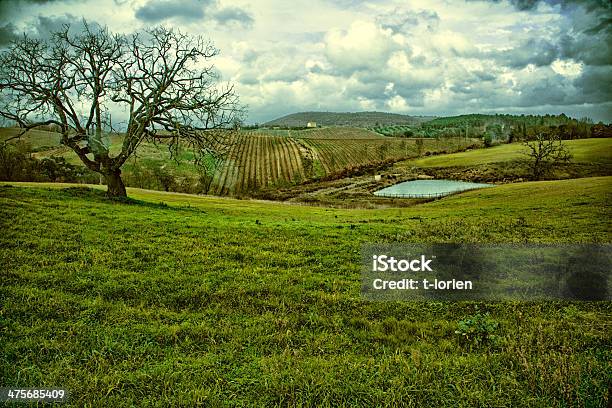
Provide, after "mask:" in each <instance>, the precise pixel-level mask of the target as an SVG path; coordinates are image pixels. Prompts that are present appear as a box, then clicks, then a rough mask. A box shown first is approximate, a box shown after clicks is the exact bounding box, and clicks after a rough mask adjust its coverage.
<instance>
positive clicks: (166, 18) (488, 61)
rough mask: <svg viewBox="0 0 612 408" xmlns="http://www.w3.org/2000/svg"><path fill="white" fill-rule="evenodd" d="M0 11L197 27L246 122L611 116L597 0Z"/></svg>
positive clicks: (24, 5) (180, 0)
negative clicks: (342, 116) (309, 114)
mask: <svg viewBox="0 0 612 408" xmlns="http://www.w3.org/2000/svg"><path fill="white" fill-rule="evenodd" d="M0 13H1V14H0V47H1V46H3V45H5V44H6V43H7V42H8V41H9V40H10V39H11V38H12V37H13V36H15V35H17V34H19V33H23V32H24V31H25V32H27V33H29V34H32V35H40V36H44V35H46V33H47V32H48V31H49V30H53V29H55V28H57V27H60V26H61V24H63V23H65V22H73V23H77V22H78V21H79V20H80V19H81V18H83V17H85V18H87V19H88V20H89V21H96V22H98V23H100V24H102V25H108V27H109V28H110V29H111V30H113V31H116V32H122V33H131V32H133V31H136V30H139V29H142V28H146V27H151V26H154V25H159V24H163V25H167V26H172V27H176V28H179V29H180V30H182V31H185V32H189V33H193V34H201V35H203V36H206V37H208V38H210V39H211V40H213V42H214V43H215V45H216V47H217V48H219V49H220V51H221V53H220V55H219V56H218V57H216V59H215V61H214V63H215V66H216V67H217V69H218V70H219V72H220V74H221V76H222V80H223V81H230V82H232V83H234V84H236V87H237V91H238V94H239V95H240V98H241V101H242V102H243V103H244V104H246V105H247V106H248V112H249V117H248V121H247V122H249V123H253V122H264V121H267V120H271V119H273V118H275V117H278V116H281V115H285V114H288V113H292V112H296V111H306V110H317V111H363V110H378V111H389V112H396V113H405V114H411V115H454V114H462V113H472V112H500V113H561V112H564V113H566V114H568V115H570V116H574V117H581V116H589V117H591V118H593V119H595V120H596V121H599V120H603V121H604V122H612V49H611V47H612V2H609V1H606V0H604V1H596V0H592V1H589V0H565V1H563V0H548V1H544V0H542V1H537V0H512V1H509V0H499V1H484V0H483V1H480V0H468V1H463V0H427V1H425V0H415V1H394V0H370V1H359V0H291V1H287V0H252V1H243V0H173V1H170V0H114V1H113V0H108V1H104V0H92V1H77V0H63V1H62V0H56V1H51V0H47V1H45V0H29V1H25V0H0Z"/></svg>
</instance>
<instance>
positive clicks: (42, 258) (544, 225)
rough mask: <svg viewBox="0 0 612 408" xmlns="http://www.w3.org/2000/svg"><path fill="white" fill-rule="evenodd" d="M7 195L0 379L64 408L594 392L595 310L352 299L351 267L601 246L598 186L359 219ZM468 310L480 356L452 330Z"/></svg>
mask: <svg viewBox="0 0 612 408" xmlns="http://www.w3.org/2000/svg"><path fill="white" fill-rule="evenodd" d="M11 184H14V185H15V186H14V187H6V186H0V219H2V220H7V221H8V222H5V223H4V225H3V230H2V234H1V236H0V265H1V268H0V270H1V271H2V272H0V275H1V276H2V285H1V288H0V296H1V297H2V301H3V312H2V327H3V330H2V336H1V337H2V340H3V341H2V358H0V373H2V378H3V382H4V383H5V384H16V385H19V386H23V387H25V386H26V385H32V384H38V385H40V386H43V385H48V384H55V385H60V386H62V387H63V388H66V389H68V390H70V401H69V404H67V406H70V407H72V406H74V407H77V406H86V405H88V404H89V405H91V406H111V407H123V406H126V407H128V406H200V405H203V406H222V405H223V403H224V402H227V401H232V402H233V403H234V404H236V405H244V406H250V405H252V406H307V405H308V404H306V403H305V402H306V401H318V402H319V403H320V404H318V405H319V406H368V407H372V406H403V405H405V402H406V401H415V404H414V405H415V406H438V407H442V406H455V405H456V404H454V403H455V402H457V401H461V404H463V405H464V406H516V407H521V406H598V405H597V404H595V403H593V402H594V401H597V400H601V399H602V398H604V396H605V395H606V393H607V392H608V383H609V378H610V366H609V361H610V350H609V349H610V348H609V344H610V341H611V338H610V337H611V336H610V330H609V327H610V323H611V321H610V309H609V305H608V304H607V303H606V302H574V303H568V302H542V303H532V302H523V303H521V302H517V303H503V302H494V303H485V302H429V303H424V302H423V303H421V302H368V301H364V300H362V299H361V298H360V287H361V280H360V264H359V253H360V248H361V245H362V244H363V243H367V242H381V243H383V242H393V241H407V240H410V241H408V242H441V241H444V242H487V243H494V242H501V243H506V242H522V240H523V239H524V238H523V237H528V239H529V241H530V242H534V243H536V242H559V243H562V242H566V243H570V242H610V239H611V235H610V229H609V225H608V224H607V223H605V222H602V220H606V219H609V218H610V215H611V214H610V206H609V205H608V203H609V196H608V195H609V191H610V190H609V186H610V178H609V177H608V178H589V179H580V180H565V181H552V182H537V183H521V184H513V185H505V186H500V187H495V188H491V189H487V190H486V191H484V190H480V191H471V192H467V193H463V194H459V195H457V196H453V197H447V198H444V199H441V200H438V201H435V202H433V203H429V204H424V205H418V206H415V207H412V208H405V209H397V208H394V209H387V210H380V209H377V210H369V211H368V210H339V209H329V208H317V207H308V206H303V205H285V204H280V203H270V202H259V201H250V200H234V199H227V198H217V197H198V196H190V195H184V194H175V193H163V192H156V191H145V190H138V189H130V190H129V195H130V196H131V197H132V198H133V199H132V200H131V201H130V202H128V203H124V204H120V203H113V202H109V201H108V200H106V199H105V198H104V193H103V192H102V191H91V190H87V189H82V188H72V189H67V190H61V189H60V188H53V189H47V188H46V187H59V186H58V185H57V184H47V185H38V186H37V187H36V188H26V187H24V185H23V184H21V183H11ZM99 188H100V189H103V187H101V186H99ZM134 199H136V200H134ZM18 220H28V222H18ZM478 312H482V313H485V312H486V313H488V314H489V316H490V318H491V319H494V321H495V322H499V325H500V329H498V330H497V331H496V332H495V334H496V335H499V339H498V340H499V341H496V342H495V343H493V344H488V343H485V344H482V345H480V344H478V343H471V342H466V341H465V340H464V339H463V338H462V336H461V335H458V334H457V333H456V332H455V330H456V329H457V327H458V322H459V321H461V320H463V319H465V318H466V317H468V316H472V315H474V314H475V313H478ZM58 356H61V358H60V357H58ZM440 373H444V375H440ZM288 379H290V380H288ZM287 381H290V384H289V385H288V384H287ZM390 384H392V385H393V387H394V391H393V392H392V393H391V392H389V386H390ZM457 384H462V386H457ZM560 389H562V390H564V392H563V393H561V392H559V390H560ZM179 391H180V392H179ZM92 401H94V403H93V404H91V402H92ZM98 402H99V403H98Z"/></svg>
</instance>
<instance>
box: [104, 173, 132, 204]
mask: <svg viewBox="0 0 612 408" xmlns="http://www.w3.org/2000/svg"><path fill="white" fill-rule="evenodd" d="M104 180H106V185H107V187H108V189H107V190H106V195H107V196H108V197H110V198H117V197H127V192H126V191H125V185H124V184H123V180H122V179H121V170H115V171H112V172H110V173H104Z"/></svg>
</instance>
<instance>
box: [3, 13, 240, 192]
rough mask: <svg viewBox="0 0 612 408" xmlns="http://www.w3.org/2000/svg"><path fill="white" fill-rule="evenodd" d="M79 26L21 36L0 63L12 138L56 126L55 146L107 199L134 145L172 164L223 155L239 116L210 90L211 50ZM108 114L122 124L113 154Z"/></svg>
mask: <svg viewBox="0 0 612 408" xmlns="http://www.w3.org/2000/svg"><path fill="white" fill-rule="evenodd" d="M83 23H84V28H83V29H82V30H71V29H70V26H68V25H66V26H64V27H63V29H61V30H59V31H57V32H54V33H52V36H51V39H50V40H47V41H45V40H40V39H34V38H30V37H28V36H27V35H24V36H23V37H21V38H20V39H18V40H15V41H13V42H12V43H11V44H10V45H9V47H8V49H7V50H6V51H4V52H3V53H2V55H1V56H0V116H2V117H4V118H6V119H8V120H12V121H15V122H16V123H17V124H18V125H19V127H21V128H22V129H23V132H21V133H20V134H19V135H18V136H17V137H20V136H21V135H23V134H24V133H25V132H27V131H28V130H30V129H34V128H38V127H41V126H49V125H54V126H56V127H57V128H58V129H59V132H60V133H61V143H62V144H63V145H65V146H68V147H70V148H71V149H72V150H73V151H74V152H75V153H76V154H77V155H78V157H79V158H80V159H81V161H82V162H83V163H84V164H85V166H87V167H88V168H89V169H91V170H93V171H95V172H98V173H100V174H101V175H102V176H104V179H105V180H106V184H107V186H108V195H109V196H110V197H122V196H126V191H125V186H124V184H123V180H122V179H121V167H122V166H123V164H124V163H125V162H126V161H127V159H128V158H129V157H130V156H132V155H133V154H134V153H135V151H136V149H137V148H138V146H139V145H140V144H141V143H142V142H144V141H147V142H152V143H161V144H163V145H164V146H167V148H168V149H169V151H170V154H171V156H172V157H173V158H177V157H178V154H179V152H180V148H181V147H188V148H191V149H193V151H194V152H195V161H196V163H198V162H201V161H203V160H208V159H209V157H210V156H214V157H219V156H222V155H223V154H224V153H225V152H226V151H227V148H228V146H229V141H230V140H232V138H231V137H230V135H229V134H228V129H231V128H232V125H234V124H235V123H237V119H239V118H240V116H241V113H242V110H241V108H240V106H239V105H238V99H237V96H236V95H235V92H234V88H233V87H232V86H231V85H227V86H225V87H218V86H217V79H218V78H217V75H216V73H215V71H214V67H213V66H211V65H208V62H209V60H210V59H211V58H213V57H214V56H216V55H217V54H218V50H217V49H216V48H214V47H213V46H212V44H211V43H209V42H206V41H204V40H203V39H202V38H201V37H190V36H187V35H185V34H181V33H179V32H177V31H174V30H172V29H167V28H153V29H150V30H148V31H146V32H141V33H137V34H133V35H131V36H125V35H118V34H111V33H110V32H109V31H108V30H107V29H106V28H93V27H92V26H90V25H88V24H87V22H85V21H84V22H83ZM111 111H113V113H115V112H119V114H120V113H121V112H122V111H123V112H125V113H124V115H126V116H127V122H126V125H125V128H124V129H125V133H123V134H122V135H120V136H121V138H122V142H121V148H120V151H119V152H118V153H116V154H111V152H110V146H109V144H110V143H108V141H107V140H105V138H104V135H103V129H105V130H112V127H113V123H112V122H111V120H110V112H111Z"/></svg>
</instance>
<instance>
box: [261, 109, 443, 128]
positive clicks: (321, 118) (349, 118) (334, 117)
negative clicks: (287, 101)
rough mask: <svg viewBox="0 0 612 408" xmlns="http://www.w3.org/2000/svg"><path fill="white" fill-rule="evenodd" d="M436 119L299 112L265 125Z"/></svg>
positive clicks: (403, 122)
mask: <svg viewBox="0 0 612 408" xmlns="http://www.w3.org/2000/svg"><path fill="white" fill-rule="evenodd" d="M432 119H435V116H409V115H400V114H397V113H388V112H298V113H292V114H289V115H285V116H283V117H280V118H277V119H274V120H271V121H269V122H266V123H264V126H281V127H305V126H306V125H307V124H308V122H316V123H317V125H318V126H357V127H370V126H380V125H415V124H418V123H422V122H426V121H428V120H432Z"/></svg>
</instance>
